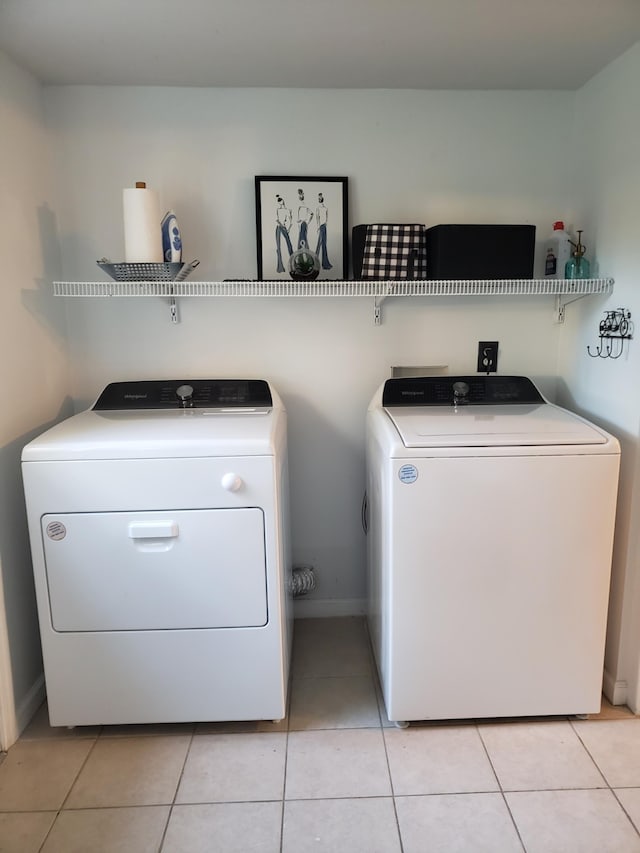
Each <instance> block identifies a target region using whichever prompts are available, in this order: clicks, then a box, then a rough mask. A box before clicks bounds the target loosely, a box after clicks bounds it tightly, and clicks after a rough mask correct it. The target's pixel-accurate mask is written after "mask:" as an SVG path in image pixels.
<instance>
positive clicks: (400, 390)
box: [366, 376, 620, 724]
mask: <svg viewBox="0 0 640 853" xmlns="http://www.w3.org/2000/svg"><path fill="white" fill-rule="evenodd" d="M619 453H620V448H619V444H618V441H617V440H616V439H615V438H614V437H613V436H611V435H609V434H608V433H606V432H605V431H604V430H602V429H600V428H599V427H596V426H594V425H593V424H590V423H589V422H587V421H586V420H584V419H583V418H581V417H579V416H577V415H575V414H572V413H570V412H568V411H566V410H564V409H561V408H559V407H558V406H555V405H553V404H551V403H549V402H547V401H546V400H545V399H544V398H543V397H542V395H541V394H540V393H539V392H538V390H537V389H536V388H535V386H534V385H533V383H532V382H531V381H530V380H529V379H527V378H524V377H512V376H493V377H492V376H460V377H456V376H445V377H435V376H434V377H427V378H406V379H389V380H388V381H387V382H386V383H385V384H384V385H383V386H382V387H381V388H380V389H379V390H378V392H377V393H376V395H375V396H374V398H373V401H372V403H371V405H370V407H369V411H368V414H367V454H366V455H367V497H368V507H369V525H368V526H369V530H368V581H369V610H368V621H369V628H370V635H371V638H372V645H373V649H374V654H375V658H376V662H377V666H378V671H379V675H380V681H381V686H382V692H383V695H384V701H385V704H386V709H387V713H388V716H389V718H390V719H391V720H394V721H396V722H398V723H399V724H401V723H404V722H406V721H410V720H424V719H456V718H473V717H511V716H530V715H555V714H563V715H565V714H587V713H592V712H597V711H599V709H600V700H601V689H602V677H603V658H604V643H605V628H606V619H607V605H608V595H609V577H610V568H611V553H612V541H613V528H614V516H615V507H616V493H617V482H618V465H619Z"/></svg>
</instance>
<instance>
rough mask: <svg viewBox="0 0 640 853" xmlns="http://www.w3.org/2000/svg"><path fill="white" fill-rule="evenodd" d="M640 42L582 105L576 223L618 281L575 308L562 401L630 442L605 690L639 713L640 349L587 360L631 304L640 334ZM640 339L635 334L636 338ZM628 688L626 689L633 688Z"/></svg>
mask: <svg viewBox="0 0 640 853" xmlns="http://www.w3.org/2000/svg"><path fill="white" fill-rule="evenodd" d="M638 80H640V44H636V45H635V47H633V48H632V49H631V50H629V51H627V53H625V54H624V55H623V56H622V57H620V58H619V59H618V60H617V61H615V62H613V63H611V65H609V66H608V67H607V68H606V69H605V70H604V71H602V72H601V73H600V74H599V75H598V76H597V77H595V78H594V79H593V80H591V81H590V83H589V84H588V85H587V86H585V87H584V88H583V89H582V90H580V92H578V93H577V96H576V99H575V130H574V142H573V145H572V148H571V159H572V161H573V162H572V163H571V166H572V170H573V174H574V177H575V180H574V181H573V185H572V192H571V196H572V198H573V199H574V200H575V210H574V216H573V219H574V221H575V222H576V223H580V226H579V227H584V228H585V234H584V239H585V242H586V243H587V245H588V248H589V249H590V252H589V253H592V254H594V255H595V260H596V264H597V266H598V267H599V269H600V270H601V271H602V273H603V274H605V275H612V276H613V277H614V278H615V290H614V293H613V294H612V296H611V297H610V298H609V299H606V300H605V299H602V300H600V299H597V300H595V299H588V300H583V301H582V302H581V303H576V304H575V305H571V306H570V307H569V308H568V309H567V322H566V326H565V330H564V332H563V335H562V339H561V346H560V351H559V375H560V376H561V377H562V380H563V381H562V382H561V383H560V394H561V400H562V401H564V402H566V403H567V404H568V405H570V406H572V407H574V408H576V409H579V410H581V411H583V412H584V413H585V414H587V415H588V416H590V417H592V418H593V419H596V420H598V421H599V422H600V423H602V424H603V425H604V426H607V427H608V428H610V429H611V431H612V432H614V433H615V434H616V435H617V436H618V437H619V438H620V439H621V442H622V462H621V481H620V496H619V502H618V503H619V506H618V517H617V525H616V544H615V553H614V564H613V579H612V586H611V602H610V613H609V626H608V641H607V655H606V661H605V667H606V674H607V686H608V690H609V691H610V692H611V694H612V695H613V694H616V695H617V696H618V697H620V698H623V699H626V700H627V701H628V702H629V703H630V704H631V706H632V707H633V708H634V710H636V711H638V710H640V692H639V691H640V680H639V678H638V674H639V668H640V642H639V641H638V637H639V636H640V559H639V558H640V551H639V547H640V543H639V540H638V532H639V529H640V526H639V524H638V518H640V515H639V512H638V510H639V508H640V504H639V502H640V493H639V490H640V472H639V470H638V465H639V464H640V461H639V460H638V438H639V423H640V388H639V386H638V375H639V370H640V352H639V351H638V346H637V341H634V342H631V343H630V344H625V350H624V354H623V355H622V357H621V358H619V359H617V360H615V361H614V360H611V359H607V360H603V359H592V358H589V357H588V355H587V353H586V347H587V346H588V345H590V346H591V348H592V351H593V347H594V345H595V344H597V343H598V338H597V331H598V324H599V322H600V320H601V319H602V316H603V314H602V312H603V311H604V310H607V309H613V308H618V307H624V308H627V309H629V310H630V311H631V313H632V317H633V318H635V322H636V328H640V326H638V323H640V299H639V298H638V293H639V290H638V272H639V270H640V238H639V234H638V232H639V227H640V222H639V220H638V209H639V208H640V161H639V159H638V139H639V138H640V89H639V88H638ZM636 337H637V335H636ZM627 687H628V690H627Z"/></svg>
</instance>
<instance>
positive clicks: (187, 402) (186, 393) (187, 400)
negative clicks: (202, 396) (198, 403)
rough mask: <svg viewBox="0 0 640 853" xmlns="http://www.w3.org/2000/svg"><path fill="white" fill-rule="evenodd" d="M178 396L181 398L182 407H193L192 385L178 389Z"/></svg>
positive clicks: (181, 386)
mask: <svg viewBox="0 0 640 853" xmlns="http://www.w3.org/2000/svg"><path fill="white" fill-rule="evenodd" d="M176 395H177V396H178V397H179V398H180V405H181V406H183V407H184V408H186V407H187V406H192V405H193V403H192V402H191V398H192V397H193V387H192V386H191V385H180V386H179V387H178V388H176Z"/></svg>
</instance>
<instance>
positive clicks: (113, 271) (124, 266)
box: [97, 260, 200, 281]
mask: <svg viewBox="0 0 640 853" xmlns="http://www.w3.org/2000/svg"><path fill="white" fill-rule="evenodd" d="M199 263H200V261H191V262H190V263H163V264H131V263H124V262H122V263H112V262H111V261H107V260H102V261H97V264H98V266H99V267H100V269H102V270H104V271H105V272H106V273H107V275H109V276H111V278H112V279H113V280H114V281H184V280H185V278H186V277H187V276H188V275H189V274H190V273H191V272H192V271H193V270H194V269H195V268H196V267H197V266H198V264H199Z"/></svg>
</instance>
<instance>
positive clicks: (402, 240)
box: [362, 224, 427, 280]
mask: <svg viewBox="0 0 640 853" xmlns="http://www.w3.org/2000/svg"><path fill="white" fill-rule="evenodd" d="M426 277H427V235H426V227H425V226H424V225H414V224H412V225H379V224H378V225H368V226H367V233H366V237H365V241H364V255H363V258H362V278H363V279H378V280H380V279H405V278H406V279H426Z"/></svg>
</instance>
